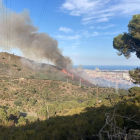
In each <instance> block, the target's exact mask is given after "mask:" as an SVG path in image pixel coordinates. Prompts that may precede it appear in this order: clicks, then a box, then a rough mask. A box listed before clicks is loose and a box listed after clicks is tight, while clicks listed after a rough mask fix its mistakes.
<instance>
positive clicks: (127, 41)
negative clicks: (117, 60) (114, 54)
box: [113, 14, 140, 58]
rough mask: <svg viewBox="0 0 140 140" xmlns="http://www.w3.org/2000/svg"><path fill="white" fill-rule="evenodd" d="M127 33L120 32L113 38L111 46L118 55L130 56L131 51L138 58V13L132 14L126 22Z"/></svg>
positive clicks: (139, 22)
mask: <svg viewBox="0 0 140 140" xmlns="http://www.w3.org/2000/svg"><path fill="white" fill-rule="evenodd" d="M128 31H129V32H128V33H124V34H120V35H118V36H117V37H115V38H114V40H113V47H114V48H115V49H117V50H118V51H119V55H122V54H123V55H124V56H125V57H126V58H129V57H130V54H131V53H132V52H136V56H137V57H138V58H140V14H138V15H134V16H133V18H132V20H131V21H130V22H129V24H128Z"/></svg>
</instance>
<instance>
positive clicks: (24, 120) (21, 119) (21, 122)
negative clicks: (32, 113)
mask: <svg viewBox="0 0 140 140" xmlns="http://www.w3.org/2000/svg"><path fill="white" fill-rule="evenodd" d="M26 122H27V120H26V119H25V118H24V117H23V116H21V117H20V118H19V119H18V123H19V124H20V125H21V124H23V125H24V124H26Z"/></svg>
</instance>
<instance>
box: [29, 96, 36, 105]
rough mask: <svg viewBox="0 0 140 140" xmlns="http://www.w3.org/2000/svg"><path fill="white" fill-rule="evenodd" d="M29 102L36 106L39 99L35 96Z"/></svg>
mask: <svg viewBox="0 0 140 140" xmlns="http://www.w3.org/2000/svg"><path fill="white" fill-rule="evenodd" d="M29 102H30V104H31V106H34V105H35V104H36V102H37V100H36V99H34V98H30V99H29Z"/></svg>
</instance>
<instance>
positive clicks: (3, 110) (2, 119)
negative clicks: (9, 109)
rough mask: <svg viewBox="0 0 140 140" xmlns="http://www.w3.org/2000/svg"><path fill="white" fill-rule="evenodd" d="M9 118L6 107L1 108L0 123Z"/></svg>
mask: <svg viewBox="0 0 140 140" xmlns="http://www.w3.org/2000/svg"><path fill="white" fill-rule="evenodd" d="M7 120H8V117H7V113H6V111H5V109H3V108H0V124H1V123H2V122H5V121H7Z"/></svg>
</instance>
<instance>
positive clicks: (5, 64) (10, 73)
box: [0, 52, 94, 86]
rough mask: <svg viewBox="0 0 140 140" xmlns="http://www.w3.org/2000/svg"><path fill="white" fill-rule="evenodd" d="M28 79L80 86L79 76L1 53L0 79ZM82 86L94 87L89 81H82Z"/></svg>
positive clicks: (48, 65)
mask: <svg viewBox="0 0 140 140" xmlns="http://www.w3.org/2000/svg"><path fill="white" fill-rule="evenodd" d="M6 77H7V78H10V79H17V78H26V79H43V80H59V81H63V82H67V81H68V82H69V83H72V84H76V85H79V79H81V78H80V77H78V76H77V75H73V77H72V76H70V74H68V73H65V72H63V71H62V69H60V68H58V67H56V66H54V65H51V64H45V63H37V62H35V61H33V60H29V59H26V58H24V57H20V56H16V55H14V54H9V53H6V52H1V53H0V78H1V79H3V78H6ZM81 84H82V85H85V86H94V85H93V84H91V83H89V82H88V81H84V80H82V81H81Z"/></svg>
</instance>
